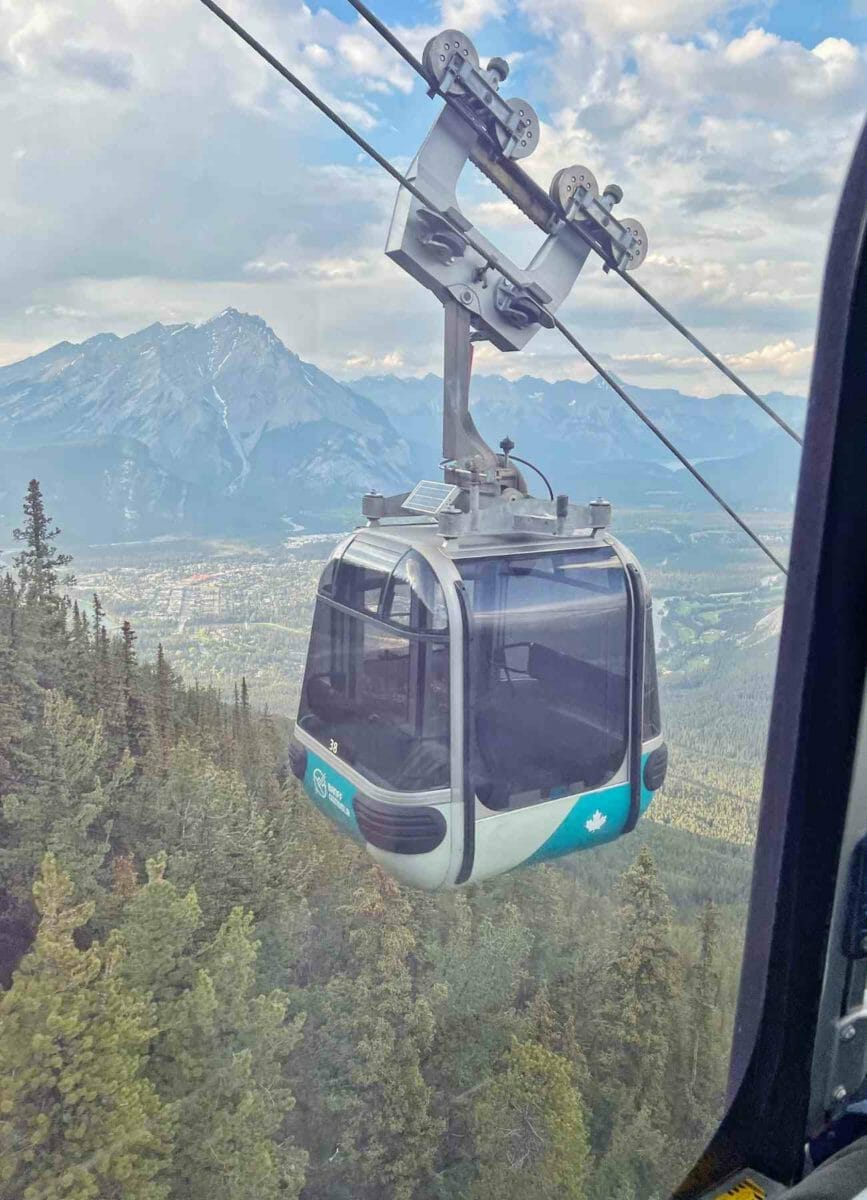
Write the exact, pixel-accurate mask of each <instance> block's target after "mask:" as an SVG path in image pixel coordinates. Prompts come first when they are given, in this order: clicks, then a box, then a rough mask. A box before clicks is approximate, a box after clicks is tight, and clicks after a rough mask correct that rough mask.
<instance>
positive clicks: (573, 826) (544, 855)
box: [524, 754, 653, 866]
mask: <svg viewBox="0 0 867 1200" xmlns="http://www.w3.org/2000/svg"><path fill="white" fill-rule="evenodd" d="M647 757H648V756H647V755H646V754H645V755H643V756H642V759H641V780H642V782H641V811H642V813H644V812H646V811H647V806H648V805H649V804H650V802H651V800H652V799H653V792H652V791H651V790H650V789H649V788H648V787H645V785H644V764H645V762H646V761H647ZM628 816H629V784H628V783H618V784H616V785H615V786H614V787H608V788H601V789H600V790H599V791H596V792H583V793H582V794H581V795H580V796H576V798H575V803H574V804H573V806H572V808H571V809H570V810H569V812H568V813H567V814H566V816H565V817H564V818H563V820H562V821H561V822H560V824H559V825H558V826H557V828H556V829H555V830H554V832H553V833H552V834H551V836H550V837H549V838H548V839H547V841H545V842H543V843H542V845H541V846H540V847H539V849H538V850H536V851H535V853H534V854H531V855H530V857H529V858H526V859H524V865H525V866H528V865H529V864H531V863H537V862H544V861H545V860H546V859H549V858H560V857H561V855H563V854H573V853H574V852H575V851H576V850H587V849H589V848H590V847H592V846H602V845H604V843H605V842H613V841H614V840H615V838H618V837H620V835H621V834H622V833H623V827H624V826H625V824H626V821H627V818H628Z"/></svg>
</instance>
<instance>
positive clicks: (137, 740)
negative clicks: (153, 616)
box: [120, 621, 147, 758]
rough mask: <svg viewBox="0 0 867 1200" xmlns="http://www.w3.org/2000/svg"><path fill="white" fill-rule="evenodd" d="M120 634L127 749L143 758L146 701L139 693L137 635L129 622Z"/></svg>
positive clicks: (125, 623) (133, 754)
mask: <svg viewBox="0 0 867 1200" xmlns="http://www.w3.org/2000/svg"><path fill="white" fill-rule="evenodd" d="M120 633H121V652H120V679H121V693H122V696H123V710H124V727H125V734H126V738H125V740H126V747H127V749H128V750H129V752H130V754H131V755H132V756H133V758H141V756H142V754H143V753H144V750H145V746H146V744H147V723H146V719H145V706H144V701H143V699H142V697H141V695H140V692H139V670H138V661H137V656H136V652H135V641H136V634H135V631H134V630H133V627H132V625H130V623H129V621H124V622H123V624H122V625H121V627H120Z"/></svg>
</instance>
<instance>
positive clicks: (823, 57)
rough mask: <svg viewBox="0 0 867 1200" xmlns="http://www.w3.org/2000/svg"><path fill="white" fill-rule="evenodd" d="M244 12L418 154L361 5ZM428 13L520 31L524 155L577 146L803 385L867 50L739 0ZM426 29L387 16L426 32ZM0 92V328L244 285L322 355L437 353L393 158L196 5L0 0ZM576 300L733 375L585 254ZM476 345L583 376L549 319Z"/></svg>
mask: <svg viewBox="0 0 867 1200" xmlns="http://www.w3.org/2000/svg"><path fill="white" fill-rule="evenodd" d="M432 11H434V10H432ZM232 12H233V15H235V16H237V18H238V19H239V20H240V21H241V22H242V23H243V24H245V25H248V26H249V27H250V29H251V31H252V32H253V33H254V34H255V35H256V36H257V37H260V38H261V39H262V40H263V41H264V42H265V43H266V44H267V45H269V47H271V48H272V49H273V50H274V52H275V53H276V54H277V55H278V56H279V57H281V58H282V59H284V60H285V61H286V62H287V64H288V65H289V66H290V67H292V69H293V70H296V71H298V72H299V73H300V74H301V75H302V76H303V77H304V78H305V80H307V81H308V82H309V83H310V84H311V85H312V86H314V87H315V88H316V89H317V91H319V92H321V93H322V94H323V95H325V96H326V97H328V98H329V99H330V100H331V102H333V103H334V104H336V105H337V106H338V107H339V108H340V111H341V112H343V113H344V114H345V115H346V116H347V117H348V118H349V119H350V120H351V121H352V122H353V124H356V125H357V126H358V127H359V128H360V129H364V130H368V131H369V130H372V131H373V133H372V140H373V141H374V142H375V143H377V144H378V145H380V146H382V148H383V149H384V150H385V151H386V152H387V153H389V154H395V153H400V154H402V155H403V156H404V157H402V159H401V160H400V161H401V164H402V165H404V164H405V163H406V162H408V161H409V159H410V158H411V157H412V154H413V153H414V151H415V148H416V144H417V139H418V138H420V136H421V131H422V129H423V126H424V124H425V122H426V121H428V120H429V119H430V117H431V116H432V106H431V105H430V102H429V101H427V100H425V99H424V95H423V88H422V85H421V83H420V81H418V80H416V79H415V78H414V76H413V75H412V73H411V72H410V71H409V68H408V67H406V65H405V64H404V63H402V61H401V60H400V59H399V58H398V57H397V56H396V55H395V54H394V53H393V52H392V51H391V49H390V48H389V47H387V46H385V45H384V44H383V43H382V42H381V41H380V40H379V39H378V38H377V37H376V35H375V34H374V33H373V32H372V31H370V30H369V28H368V27H367V26H366V24H364V23H363V22H361V21H360V20H357V19H356V18H355V15H354V14H351V16H347V18H346V19H343V20H341V19H340V18H339V17H338V16H337V15H335V13H332V12H330V11H329V10H328V9H326V8H325V7H319V8H318V9H316V10H314V9H313V8H312V7H307V6H305V5H303V4H301V3H299V2H298V0H281V2H280V3H279V4H277V3H275V2H274V0H233V5H232ZM507 14H508V15H509V17H510V19H509V21H508V22H507V21H504V20H503V19H502V18H503V17H504V16H505V15H507ZM441 15H442V23H443V24H445V23H450V24H455V25H457V26H458V27H463V28H464V29H466V30H467V31H468V32H470V33H472V34H473V36H474V40H475V41H476V43H477V45H478V47H479V50H480V53H481V54H482V57H483V61H484V58H485V54H484V51H485V42H486V41H487V42H489V43H491V45H492V47H493V49H494V51H495V52H496V51H497V50H499V51H500V52H501V53H502V52H503V47H504V39H507V42H508V45H514V46H515V47H516V48H517V50H518V55H516V57H518V56H520V57H521V64H520V73H521V83H520V88H519V90H520V91H521V92H522V93H523V94H524V95H526V96H527V98H528V99H529V100H530V101H531V102H532V103H534V104H538V107H539V109H540V111H542V112H543V113H546V114H547V115H546V120H545V122H544V125H543V130H542V141H541V145H540V149H539V151H538V152H537V154H536V155H534V156H533V157H532V158H531V159H528V160H526V162H525V166H526V167H527V168H528V170H529V171H530V172H531V173H532V174H533V175H534V176H535V177H536V178H537V179H538V180H539V182H540V183H541V184H542V185H543V186H544V187H546V188H547V185H548V183H549V181H550V178H551V176H552V175H553V173H554V171H555V170H556V169H557V168H559V167H561V166H564V165H568V164H571V163H576V162H583V163H585V164H586V165H587V166H589V167H590V168H591V169H592V170H593V171H594V172H595V173H596V175H597V177H598V179H599V182H600V184H602V185H604V184H605V183H607V182H609V181H611V180H616V181H617V182H618V183H620V184H621V185H622V186H623V187H624V189H625V192H626V199H625V200H624V202H623V204H622V205H621V211H622V213H623V214H624V215H626V216H629V215H634V216H636V217H637V218H638V219H639V220H641V221H642V222H643V224H644V225H645V226H646V228H647V230H648V234H649V241H650V249H651V252H650V255H649V257H648V259H647V261H646V263H645V265H644V267H643V268H642V270H641V274H640V276H639V277H640V279H641V280H642V282H643V283H645V284H646V285H647V286H649V287H650V288H651V290H653V291H654V292H655V293H657V294H658V295H659V296H660V298H661V299H662V300H663V301H664V302H665V303H667V304H669V305H670V306H671V307H672V308H673V309H674V311H675V312H676V313H677V314H678V315H679V316H682V317H684V318H685V319H687V320H688V322H689V323H690V324H691V325H694V326H695V328H696V331H697V332H698V333H699V334H700V335H701V336H702V337H704V338H705V339H706V340H707V341H708V342H709V343H710V344H711V345H712V346H713V347H714V349H715V350H717V351H718V352H719V353H720V354H722V355H724V356H726V357H727V358H728V360H729V361H730V362H731V363H732V364H733V365H735V366H736V369H738V370H740V371H743V372H744V373H745V374H746V375H748V376H752V375H753V374H755V376H756V378H757V379H758V380H759V381H760V383H761V385H762V386H763V387H764V386H766V387H768V388H771V387H775V386H786V387H787V388H788V389H789V390H802V389H803V388H804V387H805V386H806V381H807V373H808V370H809V364H810V353H811V352H810V342H811V340H812V334H813V327H814V322H815V311H816V302H817V295H818V289H819V284H820V279H821V270H822V262H823V256H824V252H825V246H826V240H827V235H828V231H829V228H830V224H831V220H832V217H833V213H834V209H835V205H836V198H837V194H838V191H839V186H840V181H841V176H842V172H843V170H844V169H845V165H846V162H847V160H848V156H849V153H850V150H851V146H852V142H853V138H854V133H855V129H856V127H857V124H858V121H859V119H860V115H861V111H862V109H863V95H864V94H865V86H867V68H865V55H864V50H863V48H861V47H858V46H855V45H853V44H852V43H851V42H850V41H848V40H846V39H845V38H841V37H839V36H837V31H836V30H835V29H834V28H832V27H830V26H829V27H827V28H825V29H823V30H822V33H823V34H824V35H826V36H822V37H821V38H818V39H817V40H816V41H815V44H810V45H801V44H800V43H798V42H795V41H793V40H790V39H788V40H787V39H785V38H781V37H780V36H778V35H776V34H773V33H771V32H769V31H767V30H765V29H762V28H760V27H758V26H756V27H747V26H746V23H745V21H742V20H741V19H740V15H739V13H738V11H737V6H736V5H735V4H734V3H733V2H731V0H654V2H652V3H651V2H650V0H647V2H646V3H645V2H644V0H628V2H627V3H626V4H625V5H622V6H617V5H611V4H610V2H609V0H604V2H603V0H582V3H580V4H579V3H577V0H520V2H518V3H515V4H512V5H511V6H510V5H509V0H444V2H443V4H442V7H441ZM439 27H441V26H440V25H439V23H438V25H437V26H406V27H403V28H400V27H398V29H397V32H398V33H399V35H400V36H401V37H403V38H404V40H405V41H406V42H407V43H408V44H409V45H410V47H411V48H412V49H413V51H414V52H415V53H417V54H420V53H421V50H422V48H423V45H424V43H425V41H426V40H427V38H428V37H429V36H431V34H433V33H434V32H436V30H437V28H439ZM166 28H171V30H172V36H171V37H170V38H169V37H167V36H166V34H165V30H166ZM540 30H541V31H542V32H543V33H544V35H545V37H546V39H547V40H546V41H545V42H544V43H543V44H542V45H541V46H540V45H539V43H538V36H539V32H540ZM723 31H725V32H723ZM498 39H499V40H498ZM58 48H62V49H58ZM510 84H511V81H510ZM506 94H510V93H509V91H508V89H507V93H506ZM546 101H547V107H546V104H545V102H546ZM0 106H2V111H3V113H4V120H3V121H2V122H0V161H3V162H4V163H5V165H6V168H7V169H6V171H5V172H4V175H3V180H2V182H0V259H2V261H3V263H4V288H3V290H2V295H0V336H2V343H0V355H2V356H4V357H6V358H7V359H8V358H10V357H14V356H15V354H16V353H17V351H16V349H15V347H18V348H22V347H26V348H27V350H26V351H23V350H22V352H29V351H30V349H32V348H33V347H35V346H39V345H40V344H42V345H44V344H47V343H49V342H50V341H53V340H59V339H60V338H63V337H70V338H80V337H85V336H88V335H90V334H91V333H95V332H97V331H99V330H100V329H105V328H112V329H117V330H118V331H119V332H129V331H130V330H131V329H133V328H136V327H137V326H140V325H144V324H147V323H149V322H150V321H151V320H154V319H162V320H165V321H169V320H198V319H202V318H203V317H207V316H208V315H210V314H211V313H212V312H214V311H218V310H220V309H222V308H223V307H225V306H226V305H227V304H235V305H236V307H239V308H244V309H246V310H248V311H255V312H260V313H261V314H262V315H263V316H264V317H265V318H266V319H268V320H269V321H270V322H271V323H272V324H273V325H274V327H275V328H276V329H277V332H278V333H279V334H280V335H281V336H282V337H283V338H284V339H285V340H286V341H287V344H289V345H290V346H291V347H292V348H293V349H295V350H298V351H299V352H301V353H302V354H303V355H304V356H305V357H308V358H313V359H314V360H316V361H319V362H321V363H322V365H323V367H325V368H326V369H329V370H333V371H335V372H336V373H342V374H344V375H346V374H351V373H353V371H354V372H355V373H362V372H371V371H381V370H387V369H391V368H390V367H389V366H388V364H387V362H386V360H388V359H389V358H390V356H391V355H393V354H398V355H400V370H401V372H403V373H423V372H425V371H427V370H431V369H433V370H439V369H440V358H441V350H440V337H441V328H440V313H439V309H438V306H437V304H436V301H435V300H434V299H433V298H432V297H430V296H429V295H428V294H426V293H425V292H424V291H423V290H422V289H421V288H420V287H419V286H418V285H417V284H416V283H414V282H413V281H412V280H410V279H409V278H408V277H406V276H405V275H403V274H402V272H401V271H400V270H399V269H398V268H396V267H395V266H394V265H393V264H391V263H390V262H388V261H387V260H386V259H385V258H384V257H383V255H382V247H383V242H384V237H385V231H386V228H387V224H388V219H389V215H390V210H391V207H392V204H393V200H394V183H393V181H392V180H390V179H388V178H387V177H386V176H385V175H384V174H383V173H382V172H381V171H379V169H378V168H376V167H373V166H371V165H369V164H366V163H362V162H360V161H359V160H358V159H357V158H356V157H355V151H354V149H353V150H351V151H347V150H346V148H345V147H344V143H343V140H342V137H341V135H339V134H338V133H337V132H335V131H333V130H332V129H330V128H329V126H328V125H327V123H326V122H325V121H324V119H323V118H322V117H321V116H320V115H319V114H317V113H315V112H314V111H312V110H311V109H310V108H309V106H308V105H306V103H305V102H303V101H302V100H301V99H300V98H299V97H297V95H295V94H294V93H293V92H292V90H291V89H290V88H289V87H288V85H286V84H284V83H283V82H282V81H281V80H280V79H279V78H278V77H276V76H275V75H274V73H273V72H271V71H270V70H269V69H268V68H267V67H266V66H265V65H264V64H263V63H262V62H261V61H260V60H258V59H257V57H256V56H255V55H254V54H253V53H252V52H251V51H250V50H249V49H248V48H247V47H245V46H243V45H242V44H240V43H239V42H238V41H237V39H236V38H234V37H233V36H232V35H231V33H230V32H229V31H228V30H227V29H225V27H224V26H222V25H221V24H220V23H219V22H217V21H216V20H214V18H213V16H212V15H211V14H209V13H207V12H206V11H205V10H204V9H202V8H201V6H199V5H196V4H190V3H189V0H163V2H162V4H161V6H160V19H159V20H156V19H155V17H154V8H153V5H152V3H149V2H147V0H77V3H76V4H75V5H73V4H72V3H71V0H0ZM426 106H427V107H426ZM395 161H397V159H395ZM461 198H462V201H463V202H464V203H465V205H466V210H467V212H468V213H469V215H470V216H471V217H472V219H473V220H475V221H477V222H478V224H479V226H480V228H482V229H483V230H486V231H489V232H490V234H491V236H492V237H493V239H494V240H495V241H496V242H497V244H498V245H500V246H502V248H503V249H504V250H505V251H506V252H507V253H509V254H511V255H513V256H514V257H515V258H516V260H518V261H522V262H523V261H526V259H527V258H528V257H529V255H530V254H531V253H532V250H533V248H534V247H535V246H536V245H537V244H538V243H539V241H540V240H541V235H540V234H539V232H538V230H535V229H534V228H530V227H528V226H527V225H526V223H525V221H524V219H523V218H522V217H521V215H520V214H519V213H518V212H517V210H515V209H514V208H513V206H511V205H510V204H509V203H508V201H507V200H505V199H504V197H502V195H501V194H500V193H498V192H496V191H495V190H494V189H492V188H488V187H487V186H481V185H480V184H479V183H478V181H469V182H467V183H466V186H464V185H463V182H462V189H461ZM564 315H565V317H566V318H567V319H568V321H569V322H570V323H572V324H573V325H574V326H575V329H576V332H577V333H578V334H579V335H580V336H582V337H583V338H585V339H586V341H587V343H588V345H589V346H590V348H591V349H593V350H594V351H596V352H598V353H599V354H600V355H607V356H608V358H607V359H606V361H609V362H612V363H614V364H615V366H616V369H617V370H618V372H620V371H621V370H622V373H623V375H624V377H626V378H627V379H628V378H629V377H630V376H633V375H634V376H635V377H636V378H640V379H641V381H642V382H646V383H654V384H660V385H663V384H665V383H667V382H670V376H671V374H672V373H674V374H675V375H676V377H677V380H678V383H679V385H680V386H681V387H683V388H684V389H686V390H690V389H694V390H697V391H702V392H705V393H706V392H708V391H712V390H719V387H720V386H725V385H722V384H719V383H717V381H716V380H715V379H714V377H713V375H712V374H710V373H709V372H708V371H707V370H706V369H705V368H704V366H703V365H702V364H701V362H700V361H699V360H697V359H696V357H695V355H694V353H693V351H692V350H691V349H690V348H689V347H688V346H687V345H686V344H685V343H683V342H682V340H681V339H680V338H679V337H678V336H677V335H676V334H675V333H673V332H672V331H671V330H670V329H668V328H667V327H666V326H665V325H664V323H662V321H661V320H660V318H658V317H657V315H656V314H654V313H653V312H652V311H650V310H649V309H648V308H647V307H646V306H644V305H642V303H641V302H640V301H639V300H638V299H637V298H636V297H635V296H634V295H632V294H631V293H630V292H629V291H628V290H627V289H626V288H625V287H624V285H623V284H622V283H621V282H620V281H619V280H617V279H614V278H612V277H605V276H603V275H602V273H601V271H600V268H599V264H598V262H597V261H596V260H591V262H590V263H588V266H587V268H586V269H585V271H584V272H583V274H582V276H581V278H580V279H579V281H578V284H577V285H576V288H575V289H574V292H573V294H572V296H571V297H570V299H569V301H568V302H567V304H566V305H565V306H564ZM384 347H385V349H384ZM350 361H351V362H352V363H353V364H354V365H353V367H352V368H351V369H350V368H349V367H348V366H347V364H348V362H350ZM476 370H477V371H478V372H479V373H485V372H499V373H503V374H507V375H508V376H510V377H513V378H514V377H517V376H520V375H523V374H538V375H542V376H543V377H546V378H556V377H563V376H567V377H582V378H583V377H586V376H587V374H588V372H587V369H586V367H585V366H584V364H583V363H582V362H581V361H580V360H579V359H577V358H576V356H575V355H574V354H572V353H571V351H569V349H568V347H566V346H564V345H563V343H562V342H561V341H560V340H558V339H557V338H555V337H553V336H552V335H549V334H544V335H540V336H539V337H538V338H536V339H534V341H533V342H532V343H531V344H530V345H529V346H528V348H527V350H526V351H525V352H523V353H522V354H520V355H501V354H498V353H497V352H495V351H492V350H490V348H486V347H484V346H480V347H479V349H478V353H477V357H476Z"/></svg>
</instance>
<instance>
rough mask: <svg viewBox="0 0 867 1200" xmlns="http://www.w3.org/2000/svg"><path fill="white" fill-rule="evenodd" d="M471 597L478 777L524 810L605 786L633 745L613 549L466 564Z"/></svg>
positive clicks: (623, 609)
mask: <svg viewBox="0 0 867 1200" xmlns="http://www.w3.org/2000/svg"><path fill="white" fill-rule="evenodd" d="M458 565H459V567H460V570H461V573H462V575H463V577H464V580H465V581H466V583H467V586H468V590H469V592H470V596H471V603H472V610H473V624H474V629H473V635H474V636H473V647H472V655H471V664H472V665H471V681H470V690H471V698H470V703H471V709H472V729H473V735H474V736H473V742H474V757H475V761H474V763H473V778H474V782H475V784H476V790H477V793H478V795H479V799H480V800H482V802H483V803H485V804H487V805H489V806H490V807H492V808H509V807H511V808H516V807H521V806H523V805H526V804H531V803H534V802H536V801H538V800H540V799H547V798H548V797H550V796H551V795H558V794H565V792H568V791H578V790H580V789H582V788H592V787H598V786H599V785H601V784H603V783H605V782H606V781H607V780H609V779H611V778H612V776H613V775H614V774H615V773H616V772H617V770H618V769H619V767H620V766H621V764H622V762H623V759H624V756H625V754H626V745H627V705H626V701H627V682H626V666H627V657H628V622H627V613H628V606H627V592H626V583H625V579H624V574H623V568H622V566H621V564H620V561H619V559H618V558H617V557H616V556H615V555H614V554H613V552H611V551H610V550H609V549H608V548H607V547H606V548H600V549H598V550H596V549H594V550H590V551H587V550H572V551H565V552H561V553H558V554H534V555H527V554H523V555H514V556H512V557H509V558H502V557H497V558H479V559H472V560H469V561H465V562H462V563H459V564H458Z"/></svg>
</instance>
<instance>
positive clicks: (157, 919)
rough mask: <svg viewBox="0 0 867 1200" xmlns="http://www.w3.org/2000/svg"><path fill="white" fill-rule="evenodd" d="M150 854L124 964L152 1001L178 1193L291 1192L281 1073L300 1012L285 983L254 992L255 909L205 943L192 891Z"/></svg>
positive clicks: (293, 1162)
mask: <svg viewBox="0 0 867 1200" xmlns="http://www.w3.org/2000/svg"><path fill="white" fill-rule="evenodd" d="M165 865H166V864H165V859H164V858H158V859H155V860H152V861H150V862H149V863H148V883H147V885H146V886H145V887H144V888H142V889H141V890H140V891H138V892H137V893H136V895H135V896H134V897H133V898H132V900H131V901H130V902H129V903H128V905H127V907H126V911H125V913H124V923H123V928H122V939H123V942H124V944H125V946H126V948H127V956H126V959H125V962H124V971H125V973H126V976H127V978H128V980H129V982H130V983H131V984H133V985H134V986H135V987H136V988H137V989H139V990H143V991H146V992H147V993H148V994H149V995H150V996H151V997H152V998H153V1001H154V1006H155V1012H156V1017H157V1022H158V1024H159V1028H160V1034H159V1036H158V1038H157V1039H156V1041H155V1044H154V1047H153V1051H152V1053H151V1058H150V1064H149V1074H150V1077H151V1078H152V1079H153V1081H154V1083H155V1084H156V1086H157V1088H158V1090H159V1093H160V1095H161V1097H162V1098H163V1099H164V1100H165V1101H166V1102H167V1103H168V1104H169V1106H170V1108H171V1111H172V1113H173V1114H174V1115H175V1117H176V1119H177V1122H178V1128H179V1129H180V1130H182V1131H183V1133H182V1136H181V1137H179V1139H178V1142H177V1146H176V1150H175V1155H174V1159H173V1165H172V1170H171V1184H172V1195H173V1196H176V1197H178V1200H180V1198H181V1197H183V1200H284V1198H286V1200H291V1198H292V1197H295V1196H297V1195H298V1193H299V1191H300V1189H301V1186H302V1184H303V1181H304V1163H305V1155H304V1154H303V1153H302V1152H300V1151H298V1150H297V1149H296V1148H295V1147H294V1146H293V1144H292V1142H291V1140H289V1139H287V1138H285V1137H280V1136H278V1135H279V1132H280V1130H281V1127H282V1125H283V1122H284V1121H285V1119H286V1116H287V1114H288V1113H289V1112H290V1111H291V1109H292V1107H293V1105H294V1099H293V1097H292V1093H291V1091H290V1089H289V1088H288V1087H287V1085H286V1083H285V1080H284V1078H283V1068H284V1064H285V1061H286V1059H287V1057H288V1056H289V1054H290V1053H291V1052H292V1050H293V1049H294V1048H295V1046H296V1045H297V1043H298V1041H299V1039H300V1036H301V1026H302V1024H303V1021H302V1020H301V1019H297V1020H295V1021H287V1020H286V1006H287V1001H286V997H285V995H283V994H282V993H280V992H271V993H269V994H265V995H261V994H258V989H257V987H256V972H255V966H256V956H257V951H258V945H257V943H256V942H255V941H254V940H253V937H252V921H251V918H250V916H249V914H244V913H243V912H242V910H241V909H239V908H238V909H235V910H233V912H232V913H231V914H230V915H229V917H228V918H227V920H226V921H225V922H224V923H223V925H222V926H221V928H220V930H219V931H218V933H217V935H216V937H215V938H214V940H213V942H212V943H211V944H210V945H207V946H205V947H204V948H203V947H201V945H200V943H199V937H198V935H199V931H200V928H201V914H200V911H199V906H198V901H197V899H196V895H195V892H189V893H188V894H187V895H186V896H182V895H181V894H180V893H179V892H178V891H177V889H176V888H175V887H174V885H173V884H171V883H170V882H168V881H167V880H166V879H165V876H164V871H165Z"/></svg>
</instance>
